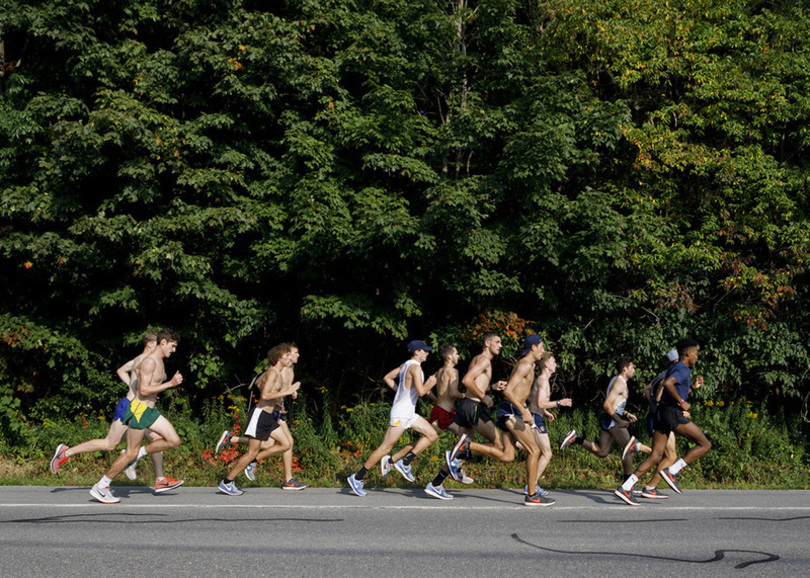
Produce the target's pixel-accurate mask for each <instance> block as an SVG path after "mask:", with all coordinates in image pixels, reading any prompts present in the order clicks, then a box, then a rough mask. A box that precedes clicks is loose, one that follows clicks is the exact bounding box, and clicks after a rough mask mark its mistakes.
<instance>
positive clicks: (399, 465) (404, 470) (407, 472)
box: [394, 460, 416, 482]
mask: <svg viewBox="0 0 810 578" xmlns="http://www.w3.org/2000/svg"><path fill="white" fill-rule="evenodd" d="M394 469H395V470H396V471H398V472H399V473H400V474H402V477H403V478H405V479H406V480H408V481H409V482H415V481H416V478H414V477H413V474H412V473H411V466H410V465H407V466H406V465H405V464H404V463H403V462H402V460H398V461H397V462H396V463H395V464H394Z"/></svg>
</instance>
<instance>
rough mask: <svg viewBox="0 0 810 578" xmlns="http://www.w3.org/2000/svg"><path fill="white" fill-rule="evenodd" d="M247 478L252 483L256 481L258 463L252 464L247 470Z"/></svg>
mask: <svg viewBox="0 0 810 578" xmlns="http://www.w3.org/2000/svg"><path fill="white" fill-rule="evenodd" d="M245 477H246V478H247V479H249V480H250V481H251V482H255V481H256V462H250V463H249V464H248V465H247V467H246V468H245Z"/></svg>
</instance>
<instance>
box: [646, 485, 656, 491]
mask: <svg viewBox="0 0 810 578" xmlns="http://www.w3.org/2000/svg"><path fill="white" fill-rule="evenodd" d="M653 490H655V488H653V487H652V486H644V491H645V492H652V491H653Z"/></svg>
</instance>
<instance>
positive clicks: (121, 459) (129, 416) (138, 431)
mask: <svg viewBox="0 0 810 578" xmlns="http://www.w3.org/2000/svg"><path fill="white" fill-rule="evenodd" d="M179 340H180V337H179V336H178V335H177V333H175V332H174V331H173V330H171V329H161V330H160V331H158V334H157V339H156V341H157V345H156V346H155V349H154V351H152V352H151V353H150V354H149V355H147V356H146V357H145V358H144V360H143V361H142V362H141V365H140V368H139V370H138V390H137V391H136V393H135V398H134V399H133V400H132V402H131V403H130V404H129V407H128V408H127V411H126V414H125V415H124V420H123V422H124V425H127V426H129V429H127V449H126V451H125V452H124V453H123V454H121V455H120V456H118V458H116V460H115V461H114V462H113V463H112V465H111V466H110V469H109V470H107V473H106V474H104V476H102V478H101V479H100V480H99V481H98V482H96V483H95V484H94V485H93V487H92V489H91V490H90V495H91V496H93V498H95V499H96V500H98V501H99V502H102V503H105V504H114V503H117V502H120V501H121V500H120V499H119V498H116V497H115V496H114V495H113V493H112V491H110V484H111V483H112V481H113V480H114V479H115V477H116V476H117V475H118V474H120V473H121V472H123V471H124V469H125V468H126V467H127V466H128V465H129V464H130V463H132V462H133V461H135V460H136V459H137V457H138V453H139V451H141V441H143V438H144V434H145V433H146V428H149V429H151V430H152V431H153V432H155V433H156V434H158V435H159V436H160V437H161V439H157V440H155V441H153V442H150V443H149V444H148V445H147V446H146V447H145V448H143V451H144V452H145V453H146V454H154V453H158V452H162V451H164V450H169V449H172V448H175V447H177V446H179V445H180V436H178V435H177V432H176V431H175V429H174V426H172V424H171V423H170V422H169V420H167V419H166V418H165V417H164V416H162V415H160V412H159V411H158V410H157V409H155V401H156V400H157V396H158V394H159V393H161V392H163V391H166V390H167V389H169V388H172V387H176V386H178V385H180V384H181V383H183V376H182V375H181V374H180V372H179V371H178V372H175V374H174V376H172V378H171V379H170V380H168V381H167V380H166V370H165V368H164V365H163V361H164V360H165V359H166V358H168V357H169V356H170V355H171V354H172V353H174V352H175V350H176V349H177V343H178V341H179ZM182 484H183V481H182V480H180V481H175V483H174V484H170V485H167V486H166V487H160V488H158V487H156V488H155V492H156V493H162V492H168V491H169V490H173V489H174V488H177V487H178V486H180V485H182Z"/></svg>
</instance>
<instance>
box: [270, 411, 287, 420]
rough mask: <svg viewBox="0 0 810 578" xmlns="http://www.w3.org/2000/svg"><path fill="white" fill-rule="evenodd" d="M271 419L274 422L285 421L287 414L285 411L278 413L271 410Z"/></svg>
mask: <svg viewBox="0 0 810 578" xmlns="http://www.w3.org/2000/svg"><path fill="white" fill-rule="evenodd" d="M273 419H274V420H276V421H287V412H286V411H279V410H277V409H274V410H273Z"/></svg>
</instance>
